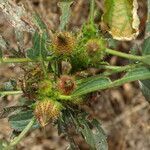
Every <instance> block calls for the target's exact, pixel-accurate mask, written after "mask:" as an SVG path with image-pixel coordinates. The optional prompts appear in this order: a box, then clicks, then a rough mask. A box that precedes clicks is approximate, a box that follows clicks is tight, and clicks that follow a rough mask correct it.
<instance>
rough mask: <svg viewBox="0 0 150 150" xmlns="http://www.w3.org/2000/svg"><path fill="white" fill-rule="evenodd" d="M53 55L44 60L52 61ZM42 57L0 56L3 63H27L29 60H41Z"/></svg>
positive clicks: (0, 61)
mask: <svg viewBox="0 0 150 150" xmlns="http://www.w3.org/2000/svg"><path fill="white" fill-rule="evenodd" d="M52 59H53V57H52V56H48V57H47V58H46V59H45V60H44V61H51V60H52ZM40 61H41V59H35V60H33V59H30V58H0V64H1V63H27V62H40Z"/></svg>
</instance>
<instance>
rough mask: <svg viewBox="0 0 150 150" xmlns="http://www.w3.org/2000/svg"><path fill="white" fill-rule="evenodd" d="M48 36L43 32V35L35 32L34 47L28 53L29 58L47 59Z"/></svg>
mask: <svg viewBox="0 0 150 150" xmlns="http://www.w3.org/2000/svg"><path fill="white" fill-rule="evenodd" d="M46 44H47V34H46V33H45V32H43V33H42V34H41V35H40V34H39V33H38V32H35V34H34V36H33V47H32V48H31V49H29V50H28V51H27V56H28V57H29V58H31V59H40V60H42V59H45V58H46V56H47V47H46Z"/></svg>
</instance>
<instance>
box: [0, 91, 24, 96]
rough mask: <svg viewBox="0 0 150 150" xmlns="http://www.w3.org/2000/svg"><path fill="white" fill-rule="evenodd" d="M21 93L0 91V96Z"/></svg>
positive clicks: (20, 92)
mask: <svg viewBox="0 0 150 150" xmlns="http://www.w3.org/2000/svg"><path fill="white" fill-rule="evenodd" d="M22 93H23V92H22V91H0V96H5V95H16V94H22Z"/></svg>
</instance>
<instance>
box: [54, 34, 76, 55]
mask: <svg viewBox="0 0 150 150" xmlns="http://www.w3.org/2000/svg"><path fill="white" fill-rule="evenodd" d="M52 45H53V48H54V51H55V53H56V54H65V55H68V54H71V53H72V51H73V49H74V47H75V38H74V36H73V35H72V34H71V33H69V32H58V33H56V34H55V35H54V37H53V40H52Z"/></svg>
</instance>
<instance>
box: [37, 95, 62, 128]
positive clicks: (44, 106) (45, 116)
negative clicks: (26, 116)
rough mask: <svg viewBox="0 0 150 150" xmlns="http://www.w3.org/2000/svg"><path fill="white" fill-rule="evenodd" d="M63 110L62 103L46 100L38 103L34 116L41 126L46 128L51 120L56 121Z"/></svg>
mask: <svg viewBox="0 0 150 150" xmlns="http://www.w3.org/2000/svg"><path fill="white" fill-rule="evenodd" d="M62 109H63V106H62V104H61V103H59V102H57V101H54V100H52V99H49V98H45V99H43V100H41V101H38V102H37V103H36V107H35V110H34V114H35V117H36V118H37V120H38V122H39V124H40V125H41V126H42V127H44V126H46V125H47V124H48V123H49V122H50V121H51V120H52V121H53V120H56V119H57V118H58V117H59V116H60V114H61V110H62Z"/></svg>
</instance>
